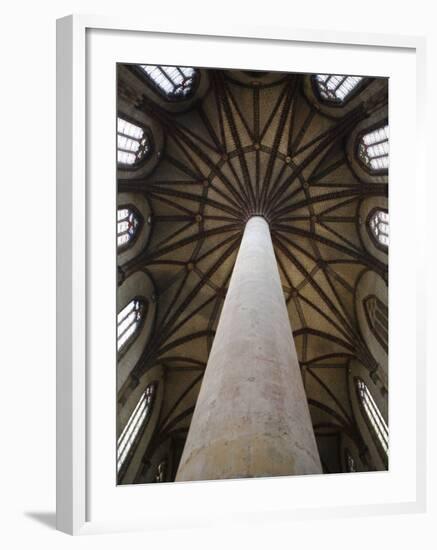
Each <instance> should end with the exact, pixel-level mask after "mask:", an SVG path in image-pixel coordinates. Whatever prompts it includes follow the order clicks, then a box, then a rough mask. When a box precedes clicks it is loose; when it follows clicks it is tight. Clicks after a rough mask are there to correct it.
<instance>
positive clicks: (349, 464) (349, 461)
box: [344, 449, 357, 472]
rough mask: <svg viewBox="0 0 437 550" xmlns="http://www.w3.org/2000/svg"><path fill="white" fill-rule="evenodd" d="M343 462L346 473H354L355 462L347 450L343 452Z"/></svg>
mask: <svg viewBox="0 0 437 550" xmlns="http://www.w3.org/2000/svg"><path fill="white" fill-rule="evenodd" d="M344 460H345V463H346V471H347V472H356V471H357V469H356V466H355V460H354V458H353V456H352V455H351V453H350V451H349V449H346V450H345V452H344Z"/></svg>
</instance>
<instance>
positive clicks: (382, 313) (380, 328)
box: [363, 294, 388, 353]
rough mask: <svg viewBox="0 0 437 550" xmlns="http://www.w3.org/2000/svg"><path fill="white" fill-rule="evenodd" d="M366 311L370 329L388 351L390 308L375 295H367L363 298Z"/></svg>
mask: <svg viewBox="0 0 437 550" xmlns="http://www.w3.org/2000/svg"><path fill="white" fill-rule="evenodd" d="M363 305H364V311H365V313H366V318H367V322H368V323H369V327H370V330H371V331H372V333H373V335H374V336H375V338H376V339H377V340H378V342H379V343H380V344H381V346H382V347H383V348H384V350H385V352H386V353H388V308H387V306H386V305H385V304H383V303H382V302H381V300H380V299H379V298H377V297H376V296H375V295H373V294H372V295H370V296H366V298H364V300H363Z"/></svg>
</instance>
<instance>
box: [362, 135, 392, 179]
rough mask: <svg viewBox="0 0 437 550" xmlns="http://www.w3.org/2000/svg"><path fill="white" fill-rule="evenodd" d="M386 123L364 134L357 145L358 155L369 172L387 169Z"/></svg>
mask: <svg viewBox="0 0 437 550" xmlns="http://www.w3.org/2000/svg"><path fill="white" fill-rule="evenodd" d="M388 138H389V129H388V125H387V124H386V125H385V126H382V127H381V128H377V129H376V130H372V131H371V132H368V133H367V134H364V135H363V136H362V138H361V139H360V142H359V145H358V155H359V157H360V159H361V161H362V162H363V163H364V165H365V166H366V167H367V168H368V169H369V170H370V171H371V172H382V171H385V170H387V169H388V150H389V147H388Z"/></svg>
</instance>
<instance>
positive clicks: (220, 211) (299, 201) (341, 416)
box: [118, 67, 387, 482]
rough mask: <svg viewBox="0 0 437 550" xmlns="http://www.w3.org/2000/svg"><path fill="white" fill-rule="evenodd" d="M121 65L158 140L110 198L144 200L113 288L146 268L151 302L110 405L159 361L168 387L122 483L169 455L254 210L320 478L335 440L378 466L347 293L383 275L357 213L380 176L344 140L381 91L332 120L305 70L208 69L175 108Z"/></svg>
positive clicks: (378, 195)
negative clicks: (355, 376) (138, 170)
mask: <svg viewBox="0 0 437 550" xmlns="http://www.w3.org/2000/svg"><path fill="white" fill-rule="evenodd" d="M129 71H130V68H129V67H124V68H123V70H120V71H119V95H120V97H121V98H122V99H123V101H124V102H125V103H129V105H130V107H131V112H133V113H135V112H138V113H141V115H142V116H145V117H146V118H147V119H150V120H152V121H153V123H154V124H156V125H157V126H158V127H159V128H160V129H161V130H162V132H163V135H164V138H165V139H164V142H165V144H164V146H163V148H162V151H159V162H157V163H156V166H155V167H154V169H153V171H151V172H148V173H146V174H140V175H137V174H135V172H132V173H130V174H125V173H122V172H120V173H119V178H118V190H119V192H122V193H126V192H129V193H131V194H132V195H133V196H134V195H135V194H137V195H138V196H139V197H141V198H142V199H143V198H145V199H146V200H147V202H148V204H149V206H150V210H151V233H150V236H149V239H148V242H147V245H146V246H145V247H144V248H143V249H142V250H141V251H140V252H139V253H138V254H137V255H136V256H135V257H133V258H130V259H129V260H128V261H126V262H125V263H123V264H122V265H119V282H120V286H119V288H120V289H122V288H123V285H124V281H126V280H127V279H128V278H129V276H130V275H131V274H133V273H135V272H137V271H144V272H146V273H147V274H148V275H149V276H150V277H151V279H152V281H153V284H154V287H155V295H156V305H157V307H156V316H155V320H154V326H153V331H152V333H151V335H150V338H149V340H148V342H147V345H146V346H145V347H144V349H143V350H142V351H141V354H140V356H139V358H138V360H137V361H136V362H135V364H134V365H133V367H132V369H131V371H130V374H129V377H128V379H127V380H126V381H125V382H123V385H122V387H121V388H120V390H119V407H123V405H124V403H127V402H128V401H129V395H130V394H131V393H132V392H133V391H134V388H136V387H137V386H138V384H143V383H144V382H143V381H144V380H147V379H148V378H147V376H148V373H150V372H154V370H153V369H156V367H157V366H159V367H160V368H161V369H162V373H163V374H162V380H161V383H162V385H163V387H164V391H163V397H162V403H161V405H160V411H159V415H158V416H157V418H156V422H155V423H154V426H153V433H152V434H150V437H149V442H148V445H147V448H146V450H145V452H144V456H143V457H142V466H141V468H138V469H137V471H136V473H135V475H134V476H133V477H131V481H137V482H141V481H147V480H149V478H150V470H151V468H152V466H153V463H154V461H155V462H156V460H158V459H154V455H155V454H156V453H158V454H159V452H158V450H159V449H166V450H165V452H166V453H167V452H172V453H173V455H174V457H176V458H174V460H175V461H177V456H179V454H180V451H181V447H182V446H183V441H184V438H185V436H186V433H187V429H188V426H189V423H190V418H191V415H192V412H193V410H194V406H195V402H196V397H197V394H198V391H199V388H200V384H201V382H202V374H203V371H204V369H205V366H206V363H207V360H208V354H209V351H210V349H211V345H212V342H213V339H214V333H215V329H216V325H217V321H218V318H219V315H220V311H221V308H222V304H223V300H224V298H225V296H226V289H227V286H228V283H229V280H230V277H231V274H232V269H233V265H234V262H235V259H236V255H237V252H238V247H239V244H240V241H241V238H242V234H243V231H244V227H245V223H246V221H247V220H248V219H249V218H250V217H251V216H253V215H261V216H264V217H265V218H266V220H267V221H268V223H269V226H270V231H271V235H272V240H273V243H274V247H275V253H276V258H277V262H278V267H279V271H280V276H281V281H282V285H283V290H284V296H285V300H286V303H287V308H288V313H289V318H290V323H291V327H292V330H293V335H294V338H295V342H296V348H297V351H298V356H299V361H300V365H301V369H302V374H303V379H304V384H305V388H306V392H307V396H308V401H309V403H310V410H311V414H312V419H313V424H314V427H315V431H316V436H317V440H318V444H319V448H320V452H321V457H322V461H323V465H324V468H325V471H326V472H331V471H341V469H342V467H343V466H342V464H343V461H342V458H341V456H340V454H341V448H342V443H341V441H342V438H343V446H344V442H345V441H347V445H348V446H349V447H350V446H353V445H355V447H356V449H357V453H358V454H359V455H360V457H361V459H362V462H363V468H368V469H379V467H378V464H375V463H374V462H375V461H374V460H373V458H372V456H371V453H369V452H368V445H367V444H366V442H365V441H364V439H363V437H362V430H360V429H359V425H358V421H357V419H356V411H355V410H354V407H353V406H352V403H351V400H352V397H351V384H350V373H351V369H352V368H353V365H354V364H355V363H359V364H360V365H361V366H362V368H363V369H365V370H366V371H367V372H368V373H369V375H371V377H372V379H373V380H374V383H375V384H376V386H377V388H378V390H377V391H378V392H379V393H380V394H381V395H383V394H384V392H385V394H386V391H387V377H386V374H385V373H386V364H385V365H381V362H380V361H379V360H378V358H376V357H375V354H374V353H372V350H371V349H369V344H368V342H367V341H366V339H365V338H364V337H363V334H362V330H360V326H359V322H358V318H357V312H356V289H357V285H358V283H359V282H360V280H361V278H362V277H363V274H365V273H367V272H368V271H371V272H373V273H375V274H376V275H375V276H377V277H378V279H382V280H383V281H385V282H386V281H387V262H386V261H382V260H381V255H379V256H378V255H377V254H371V253H369V251H368V248H367V247H366V246H365V244H364V243H363V238H362V233H363V231H362V229H363V224H364V223H365V220H363V219H362V218H361V217H360V208H361V207H362V204H363V202H364V201H366V200H367V199H369V198H372V200H376V201H377V202H378V201H379V200H381V202H382V203H383V201H386V197H387V182H386V179H385V180H384V178H381V177H377V178H374V177H372V176H371V175H369V176H368V177H364V178H363V177H362V175H361V174H360V173H359V172H358V171H357V170H355V167H354V162H355V161H354V160H353V158H352V157H351V155H350V153H349V152H348V140H349V138H350V136H351V134H352V133H353V131H354V129H355V128H356V127H357V126H358V125H360V124H362V123H363V121H364V122H365V121H366V120H369V119H371V118H372V117H374V116H376V115H377V114H378V113H380V112H383V111H384V110H386V102H387V96H386V94H387V90H386V88H385V84H381V82H377V81H372V80H370V82H369V84H368V85H367V87H366V88H365V90H364V91H363V92H361V93H360V94H357V95H356V97H354V98H353V100H351V102H350V105H349V106H348V109H345V110H344V112H341V111H340V110H338V111H337V112H335V113H334V115H335V116H333V115H331V114H330V113H327V112H326V111H324V110H323V108H321V106H320V105H318V104H317V101H312V100H311V97H309V95H308V93H306V91H305V89H306V88H305V86H306V85H307V80H308V78H309V77H306V76H304V75H285V74H274V75H272V74H269V73H267V74H257V73H244V72H242V71H240V72H236V73H234V72H231V71H229V72H227V71H219V70H209V71H202V72H201V79H207V81H208V86H207V87H206V89H205V91H204V92H203V93H202V94H201V95H200V96H198V97H197V98H196V100H195V101H193V102H191V103H190V107H189V109H187V110H186V111H183V112H180V111H178V112H175V111H171V110H169V109H166V108H165V105H163V103H162V102H160V101H157V100H156V97H155V94H154V92H153V90H151V89H150V87H149V86H148V85H147V84H145V83H142V82H141V79H140V78H139V77H138V76H137V75H134V77H132V76H131V75H130V72H129ZM125 75H129V76H125ZM230 368H232V366H230ZM172 449H173V450H172ZM163 452H164V451H163ZM178 453H179V454H178ZM174 469H175V466H174V465H173V470H174ZM170 477H171V476H170Z"/></svg>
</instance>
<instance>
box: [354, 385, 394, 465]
mask: <svg viewBox="0 0 437 550" xmlns="http://www.w3.org/2000/svg"><path fill="white" fill-rule="evenodd" d="M356 386H357V393H358V398H359V399H360V406H361V408H362V410H363V412H364V415H365V417H366V421H367V423H368V425H369V427H370V429H371V430H372V432H373V434H374V436H375V437H376V438H377V440H378V442H379V443H380V446H381V448H382V449H383V451H384V453H385V454H386V455H388V426H387V424H386V422H385V420H384V418H383V417H382V414H381V412H380V411H379V409H378V406H377V405H376V403H375V400H374V399H373V397H372V394H371V393H370V391H369V388H368V387H367V386H366V384H365V383H364V382H363V381H362V380H361V378H357V379H356Z"/></svg>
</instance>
